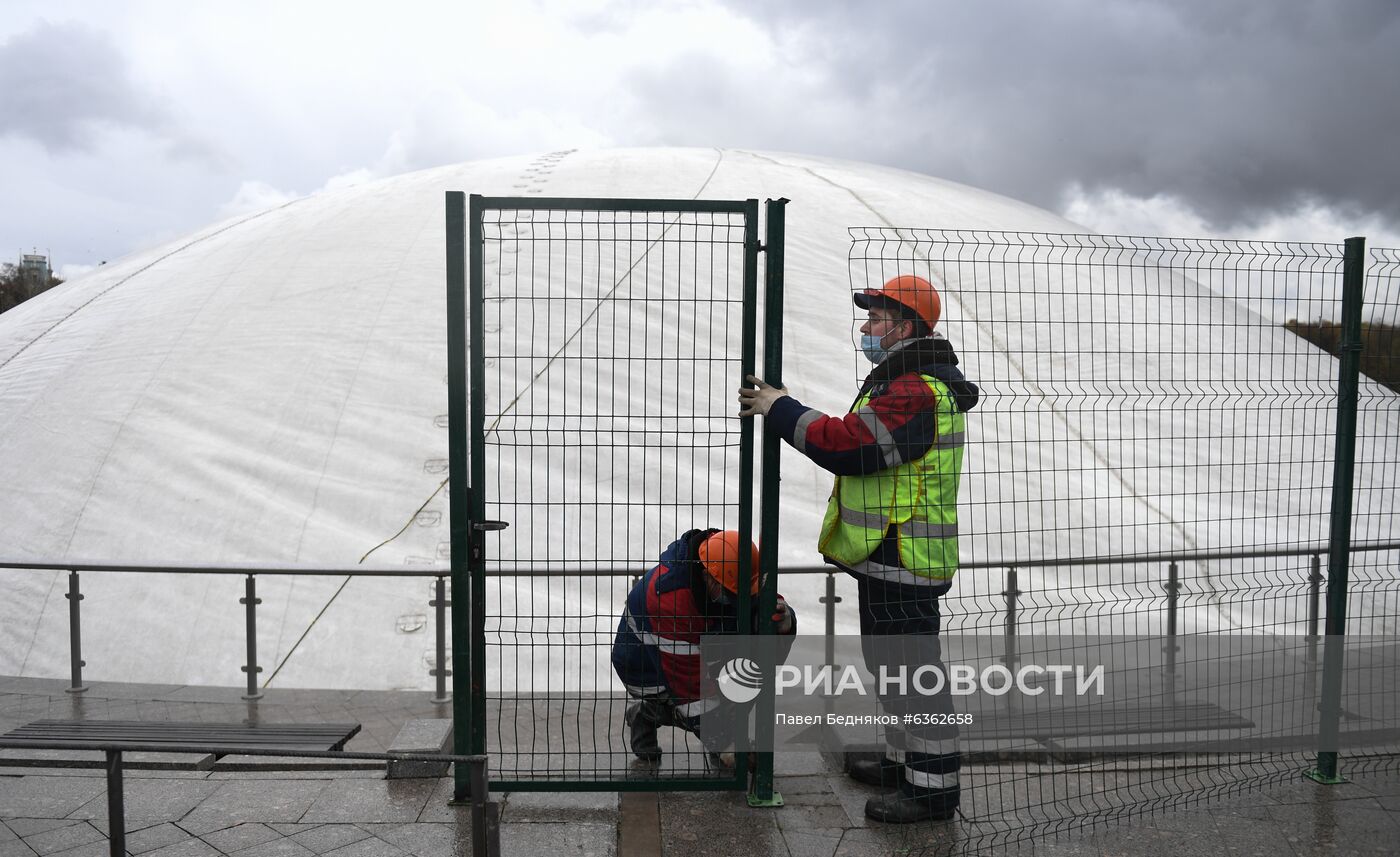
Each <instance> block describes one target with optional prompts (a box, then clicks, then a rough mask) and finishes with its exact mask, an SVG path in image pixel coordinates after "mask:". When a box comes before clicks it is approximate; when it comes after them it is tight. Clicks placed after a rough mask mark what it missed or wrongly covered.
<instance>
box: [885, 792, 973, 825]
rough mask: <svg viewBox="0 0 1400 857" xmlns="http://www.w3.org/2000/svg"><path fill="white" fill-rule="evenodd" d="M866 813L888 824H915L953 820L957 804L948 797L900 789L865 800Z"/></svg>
mask: <svg viewBox="0 0 1400 857" xmlns="http://www.w3.org/2000/svg"><path fill="white" fill-rule="evenodd" d="M865 815H866V817H867V818H873V819H875V820H876V821H883V822H885V823H887V824H914V823H916V822H920V821H951V820H952V819H953V817H954V816H955V815H957V806H956V805H955V804H954V805H950V802H949V800H948V799H947V798H946V797H942V796H935V795H924V796H915V795H911V794H908V793H907V792H905V791H903V790H900V791H897V792H893V793H891V794H887V795H880V796H879V797H873V798H871V799H870V800H868V801H866V802H865Z"/></svg>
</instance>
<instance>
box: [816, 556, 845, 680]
mask: <svg viewBox="0 0 1400 857" xmlns="http://www.w3.org/2000/svg"><path fill="white" fill-rule="evenodd" d="M817 601H819V602H821V603H822V604H824V605H825V606H826V665H827V666H835V665H836V605H837V604H840V603H841V596H839V595H837V594H836V571H835V570H834V569H833V570H830V571H828V572H827V573H826V594H825V595H823V596H822V597H821V598H818V599H817ZM828 698H829V695H828Z"/></svg>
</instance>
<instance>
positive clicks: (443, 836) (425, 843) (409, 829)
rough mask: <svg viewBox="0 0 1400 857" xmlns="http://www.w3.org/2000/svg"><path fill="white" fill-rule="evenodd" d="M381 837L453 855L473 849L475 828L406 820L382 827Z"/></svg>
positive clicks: (421, 854)
mask: <svg viewBox="0 0 1400 857" xmlns="http://www.w3.org/2000/svg"><path fill="white" fill-rule="evenodd" d="M377 838H379V839H380V840H382V841H384V842H388V843H389V844H391V845H393V846H395V847H397V848H401V849H403V850H404V851H405V852H407V853H409V854H413V855H417V857H439V855H442V857H450V855H457V854H470V853H471V850H472V837H471V830H470V828H469V827H467V826H465V825H462V826H459V825H456V824H448V823H428V824H422V823H415V824H405V825H401V826H397V827H391V828H390V829H388V830H383V831H380V832H378V834H377ZM503 847H504V846H503ZM542 853H547V852H542Z"/></svg>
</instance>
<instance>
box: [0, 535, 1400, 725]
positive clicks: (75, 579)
mask: <svg viewBox="0 0 1400 857" xmlns="http://www.w3.org/2000/svg"><path fill="white" fill-rule="evenodd" d="M1395 550H1400V542H1370V543H1357V544H1353V545H1352V546H1351V549H1350V552H1351V553H1353V554H1357V553H1367V552H1377V551H1395ZM1327 552H1328V545H1325V544H1318V545H1312V546H1308V547H1298V548H1291V549H1280V550H1263V551H1260V550H1254V551H1248V550H1236V551H1194V552H1191V551H1184V552H1181V553H1153V554H1140V555H1122V556H1111V557H1071V558H1064V559H1048V558H1047V559H1024V560H992V561H985V562H967V563H963V564H962V569H963V570H964V571H974V570H996V569H1002V570H1004V571H1005V581H1006V585H1005V588H1004V589H1003V590H1002V592H1001V593H1000V594H1001V596H1002V597H1003V598H1004V599H1005V602H1004V606H1003V608H1002V610H1003V614H1002V615H1003V621H1002V626H1003V635H1004V637H1005V640H1006V652H1007V654H1006V657H1007V658H1008V659H1014V657H1015V651H1016V637H1017V635H1018V626H1019V624H1020V623H1019V614H1020V611H1021V609H1022V607H1021V604H1020V597H1021V596H1023V595H1026V594H1028V592H1026V591H1024V590H1022V589H1021V588H1020V587H1021V586H1022V585H1023V584H1022V583H1021V581H1020V580H1019V577H1018V574H1017V571H1018V569H1026V568H1053V567H1066V566H1085V565H1133V566H1141V565H1158V566H1166V569H1165V576H1164V577H1163V578H1162V580H1161V586H1162V589H1163V591H1164V593H1165V595H1164V598H1165V599H1166V603H1165V605H1164V606H1163V609H1164V610H1165V622H1164V624H1165V627H1166V636H1167V637H1168V638H1169V640H1170V638H1172V637H1175V636H1177V634H1178V626H1179V623H1178V616H1179V612H1180V597H1179V596H1180V593H1181V591H1182V587H1183V584H1182V580H1181V571H1180V570H1181V566H1182V565H1184V564H1186V563H1191V562H1210V561H1220V560H1243V559H1267V558H1281V557H1310V558H1311V563H1310V573H1309V575H1308V578H1307V582H1308V609H1307V620H1306V621H1307V634H1306V637H1305V639H1307V640H1308V642H1309V658H1310V659H1313V658H1315V657H1316V651H1315V647H1316V644H1317V641H1318V640H1319V639H1320V636H1321V635H1320V633H1319V631H1320V630H1321V623H1322V622H1323V620H1324V618H1325V617H1324V615H1323V612H1322V610H1321V600H1322V583H1323V581H1324V580H1325V577H1324V575H1323V573H1322V557H1323V556H1325V555H1326V554H1327ZM0 569H15V570H30V571H66V572H68V592H67V593H66V594H65V596H64V597H66V598H67V599H68V625H69V629H68V630H69V664H70V686H69V687H68V688H67V691H68V692H69V693H82V692H83V691H85V690H87V689H88V688H87V686H85V685H84V684H83V667H84V666H86V665H87V664H86V662H85V661H84V660H83V654H82V610H81V607H80V603H81V602H82V600H83V598H84V596H83V594H82V590H81V578H80V573H83V572H92V573H127V574H137V573H149V574H220V575H244V576H245V577H246V581H245V586H244V595H243V597H242V598H240V599H239V603H240V604H242V605H243V606H244V611H245V617H246V622H245V628H246V636H247V639H246V644H247V663H245V664H244V665H243V666H242V667H240V670H241V671H242V672H243V673H244V674H245V676H246V688H247V689H246V693H244V694H243V699H245V700H249V701H254V700H257V699H260V698H261V697H262V695H263V694H262V691H261V690H260V689H259V687H258V681H257V676H258V674H259V673H261V672H262V666H260V665H259V663H258V649H257V620H258V611H257V607H258V605H259V604H261V603H262V601H261V599H259V598H258V597H257V577H258V576H259V575H279V576H282V575H294V576H295V575H303V576H308V577H432V578H436V582H435V584H434V588H433V593H434V597H433V598H432V599H431V600H430V601H429V602H428V606H430V607H432V608H433V609H434V632H435V653H436V658H435V660H434V667H433V669H431V670H429V675H431V676H433V678H434V679H435V684H434V690H435V693H434V695H433V698H432V702H434V703H445V702H448V701H450V699H451V697H450V695H449V694H448V691H447V678H448V676H450V675H451V674H452V671H451V670H450V669H449V668H448V667H447V639H448V628H449V620H448V616H447V608H448V607H450V606H452V602H451V600H450V599H449V597H448V590H447V581H448V579H449V578H450V576H451V573H450V572H449V571H448V570H446V569H360V568H357V569H318V568H269V567H256V568H247V567H224V566H145V565H99V564H81V565H76V564H70V563H33V562H17V561H0ZM778 573H779V576H785V575H792V574H825V575H826V585H825V594H824V595H822V596H821V597H820V598H819V599H818V602H819V603H821V604H823V605H824V607H825V611H824V613H825V616H824V619H825V627H824V630H823V633H824V635H825V638H826V651H827V655H828V662H830V659H831V656H832V654H833V650H834V646H835V635H836V605H837V604H838V603H839V602H840V601H841V598H840V596H838V595H837V594H836V575H837V574H838V573H840V570H839V569H837V568H835V567H834V566H793V567H787V568H779V569H778ZM578 575H586V576H592V577H636V576H637V570H636V569H616V568H596V569H586V570H581V569H577V568H572V569H540V568H499V569H493V570H492V572H491V576H493V577H560V576H578ZM1173 654H1174V649H1173V647H1172V646H1171V645H1168V647H1167V670H1168V672H1170V671H1172V667H1173V661H1174V658H1173Z"/></svg>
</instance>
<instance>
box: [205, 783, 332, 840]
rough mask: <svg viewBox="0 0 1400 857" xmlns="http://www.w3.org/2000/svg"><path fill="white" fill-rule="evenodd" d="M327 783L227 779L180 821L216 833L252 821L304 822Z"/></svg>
mask: <svg viewBox="0 0 1400 857" xmlns="http://www.w3.org/2000/svg"><path fill="white" fill-rule="evenodd" d="M327 783H328V781H326V780H225V781H222V782H220V783H219V784H218V788H217V789H215V791H214V792H213V794H211V795H210V796H209V797H207V798H205V799H204V801H202V802H201V803H200V804H199V805H198V806H197V807H195V808H194V809H193V810H191V811H190V812H189V813H188V814H187V815H185V816H184V817H183V818H181V819H180V822H181V824H180V826H181V827H186V829H191V828H190V827H187V825H192V826H197V827H208V828H209V829H210V830H214V829H219V828H221V827H232V826H233V825H235V824H242V823H244V822H252V821H258V822H271V821H301V820H302V816H304V815H306V812H307V810H309V809H310V808H311V805H312V804H313V803H314V802H315V801H316V798H317V797H318V796H319V795H320V794H321V792H322V791H324V790H325V788H326V785H327ZM211 825H213V826H212V827H210V826H211Z"/></svg>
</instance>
